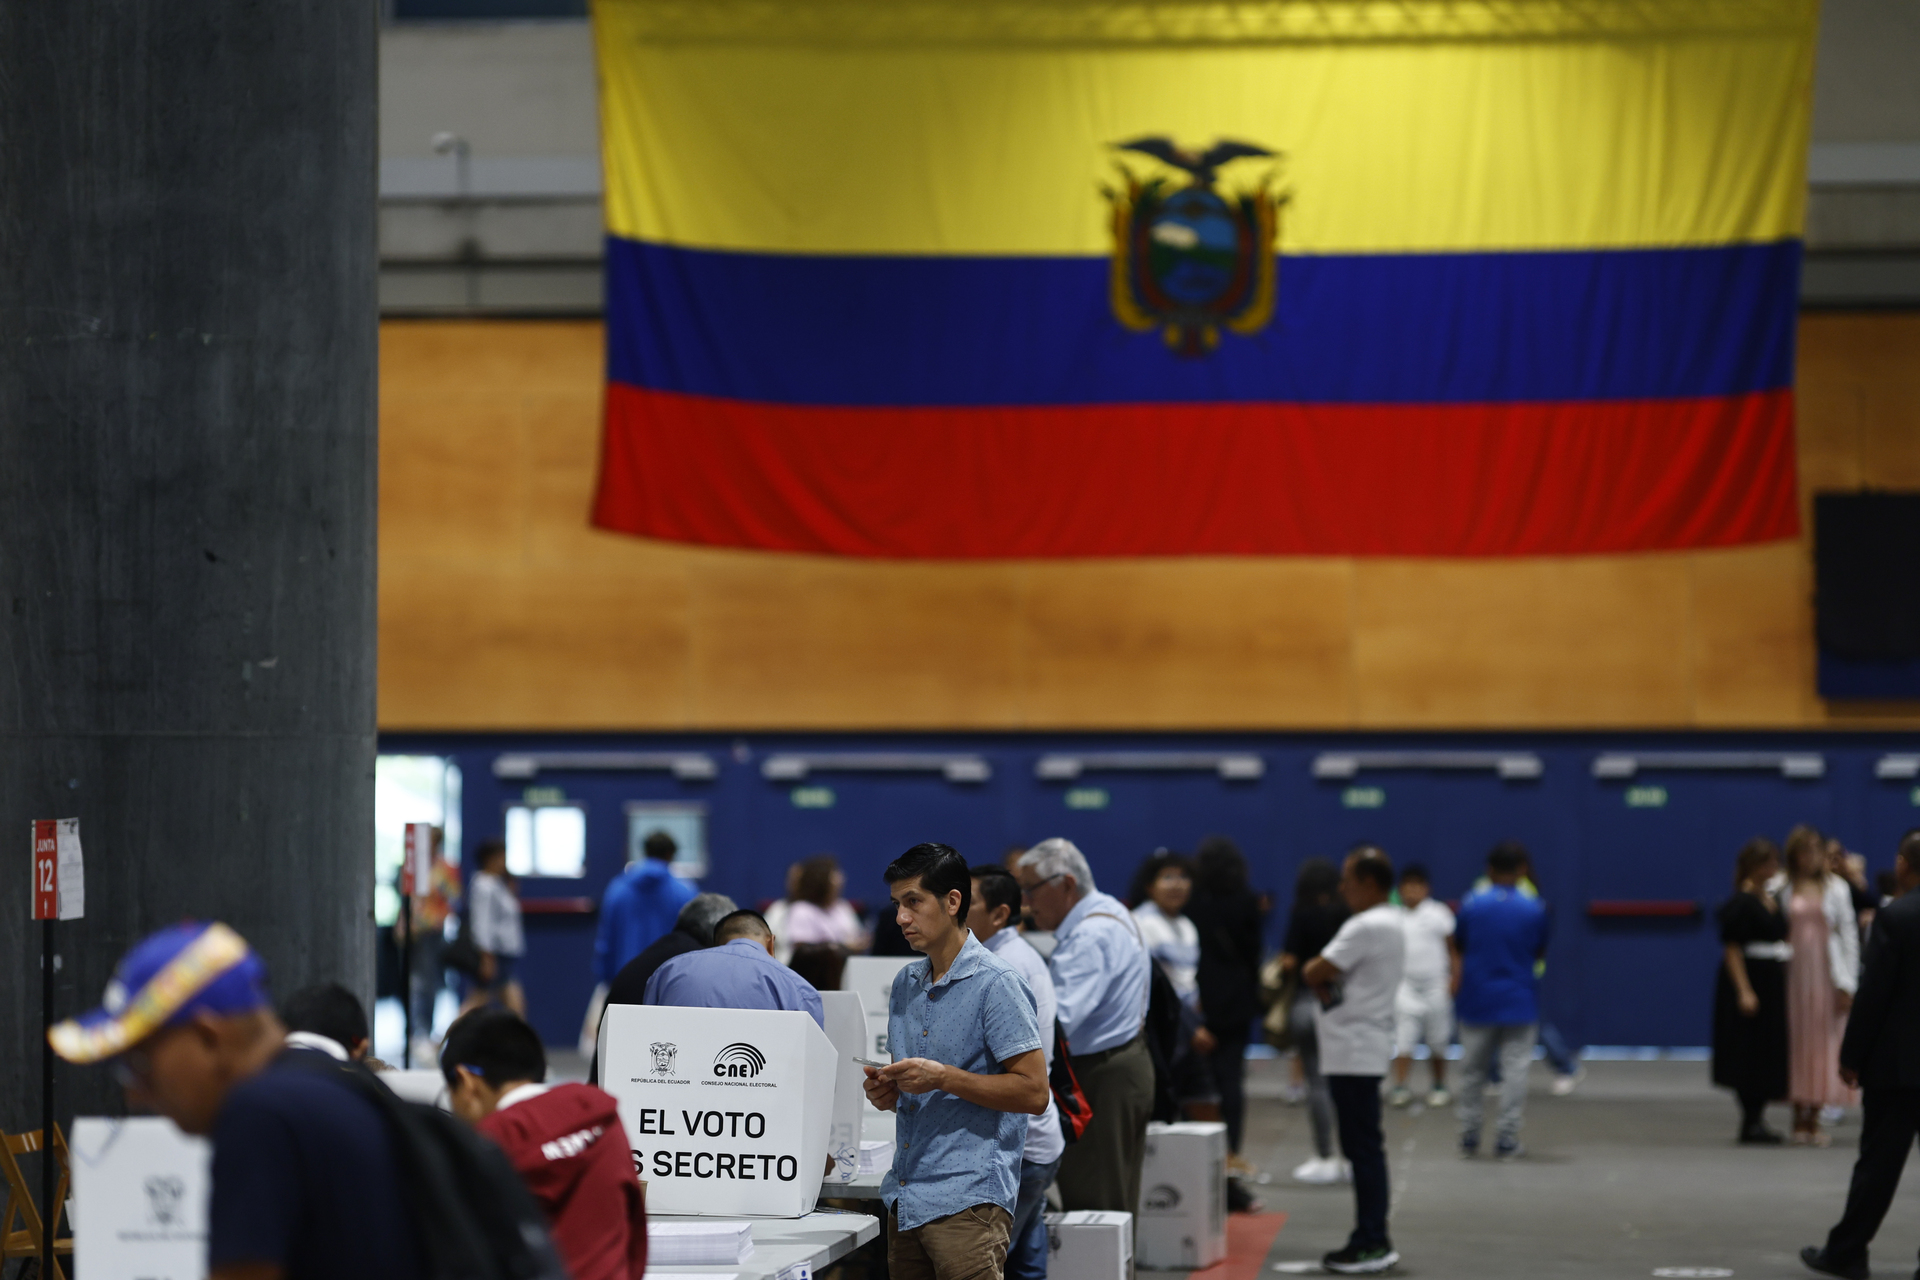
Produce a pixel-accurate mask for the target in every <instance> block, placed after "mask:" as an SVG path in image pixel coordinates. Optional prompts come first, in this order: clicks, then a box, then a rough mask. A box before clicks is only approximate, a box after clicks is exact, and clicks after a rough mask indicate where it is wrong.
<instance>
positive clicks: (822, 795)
mask: <svg viewBox="0 0 1920 1280" xmlns="http://www.w3.org/2000/svg"><path fill="white" fill-rule="evenodd" d="M789 794H790V795H791V796H792V799H793V807H794V808H796V809H831V808H833V799H834V796H833V788H832V787H795V788H794V789H793V790H792V792H790V793H789Z"/></svg>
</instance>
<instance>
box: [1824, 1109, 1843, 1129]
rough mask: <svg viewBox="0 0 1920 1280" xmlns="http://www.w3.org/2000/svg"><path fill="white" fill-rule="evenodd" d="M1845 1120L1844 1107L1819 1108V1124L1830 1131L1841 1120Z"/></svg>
mask: <svg viewBox="0 0 1920 1280" xmlns="http://www.w3.org/2000/svg"><path fill="white" fill-rule="evenodd" d="M1846 1118H1847V1109H1846V1108H1845V1107H1822V1108H1820V1123H1821V1124H1824V1125H1826V1126H1827V1127H1828V1128H1829V1129H1831V1128H1832V1127H1833V1126H1834V1125H1837V1124H1839V1123H1840V1122H1841V1121H1842V1120H1845V1119H1846Z"/></svg>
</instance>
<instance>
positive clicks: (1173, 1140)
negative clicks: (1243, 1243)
mask: <svg viewBox="0 0 1920 1280" xmlns="http://www.w3.org/2000/svg"><path fill="white" fill-rule="evenodd" d="M1135 1247H1136V1248H1138V1250H1139V1260H1140V1265H1141V1266H1143V1267H1152V1268H1157V1269H1161V1270H1169V1271H1198V1270H1200V1269H1201V1268H1202V1267H1210V1266H1212V1265H1213V1264H1214V1263H1216V1262H1218V1261H1220V1259H1222V1258H1224V1257H1226V1256H1227V1126H1226V1125H1224V1124H1221V1123H1220V1122H1218V1121H1205V1122H1197V1123H1188V1124H1149V1125H1148V1126H1147V1158H1146V1162H1145V1163H1144V1164H1143V1165H1142V1166H1141V1169H1140V1229H1139V1232H1138V1233H1137V1236H1136V1239H1135Z"/></svg>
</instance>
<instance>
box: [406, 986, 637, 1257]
mask: <svg viewBox="0 0 1920 1280" xmlns="http://www.w3.org/2000/svg"><path fill="white" fill-rule="evenodd" d="M440 1070H441V1072H442V1074H444V1075H445V1076H446V1078H447V1089H448V1093H449V1096H450V1097H451V1099H452V1101H453V1110H454V1112H455V1114H457V1115H459V1116H460V1117H461V1118H462V1119H464V1120H467V1121H469V1122H470V1123H472V1124H473V1126H474V1127H475V1128H477V1129H479V1130H480V1132H481V1133H484V1134H486V1135H487V1136H488V1137H489V1138H492V1139H493V1140H494V1141H495V1142H497V1143H499V1144H500V1146H501V1147H502V1148H503V1149H504V1150H505V1151H506V1153H507V1158H508V1159H509V1160H511V1161H512V1162H513V1167H514V1168H515V1169H517V1170H519V1171H520V1176H521V1177H523V1178H525V1179H526V1181H527V1187H528V1189H529V1190H531V1191H532V1192H533V1195H534V1198H535V1199H536V1200H538V1201H539V1202H540V1205H541V1207H542V1208H543V1209H545V1210H546V1211H547V1217H548V1219H549V1220H550V1221H551V1222H552V1223H553V1242H554V1245H555V1246H556V1247H557V1248H558V1249H559V1250H560V1257H561V1259H562V1260H564V1261H565V1262H566V1264H567V1270H568V1271H569V1272H571V1273H572V1274H573V1280H642V1276H643V1274H644V1273H645V1271H646V1269H647V1210H646V1205H645V1203H644V1200H643V1197H642V1193H641V1190H640V1182H639V1179H638V1178H637V1177H636V1176H635V1175H634V1172H633V1151H632V1148H631V1147H630V1146H629V1145H628V1143H627V1131H626V1130H625V1129H624V1128H622V1127H621V1124H620V1115H619V1112H618V1111H617V1110H616V1108H615V1105H614V1101H613V1096H612V1095H611V1094H608V1093H606V1092H603V1091H602V1090H599V1089H596V1088H594V1087H593V1086H592V1085H588V1084H559V1085H548V1084H546V1083H545V1081H546V1078H547V1054H546V1050H545V1049H544V1048H542V1047H541V1044H540V1037H539V1036H538V1035H536V1034H534V1030H533V1028H532V1027H530V1026H528V1025H527V1024H526V1023H525V1022H523V1021H521V1020H520V1019H519V1018H518V1017H516V1016H515V1015H514V1014H512V1013H510V1012H508V1011H507V1010H505V1009H500V1008H486V1009H475V1010H473V1011H472V1012H471V1013H468V1014H465V1015H463V1016H461V1017H460V1018H459V1019H458V1020H457V1021H455V1022H454V1024H453V1025H452V1026H451V1027H449V1028H447V1039H446V1043H445V1044H444V1045H443V1046H442V1047H441V1050H440Z"/></svg>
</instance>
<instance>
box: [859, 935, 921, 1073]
mask: <svg viewBox="0 0 1920 1280" xmlns="http://www.w3.org/2000/svg"><path fill="white" fill-rule="evenodd" d="M915 959H916V957H914V956H848V957H847V967H846V969H845V971H843V972H842V973H841V975H840V989H841V990H842V991H857V992H859V993H860V1003H861V1004H862V1005H864V1006H865V1007H866V1010H867V1037H868V1038H867V1049H866V1052H864V1053H862V1054H861V1055H860V1056H861V1057H863V1058H878V1059H879V1060H880V1061H882V1062H885V1061H886V1060H887V1056H888V1055H887V1013H888V1010H889V1009H890V1008H891V1007H892V1003H893V978H894V975H895V974H897V973H899V972H900V971H901V970H902V969H904V968H906V967H907V966H908V965H910V964H912V963H913V962H914V960H915Z"/></svg>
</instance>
